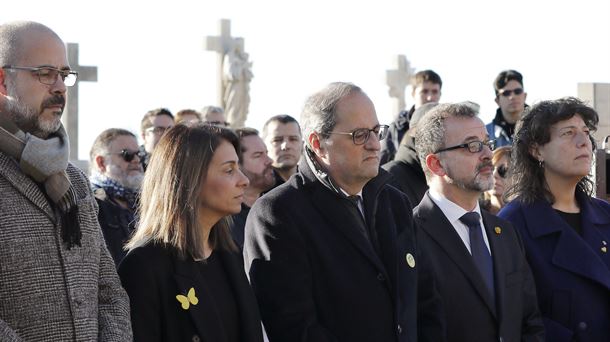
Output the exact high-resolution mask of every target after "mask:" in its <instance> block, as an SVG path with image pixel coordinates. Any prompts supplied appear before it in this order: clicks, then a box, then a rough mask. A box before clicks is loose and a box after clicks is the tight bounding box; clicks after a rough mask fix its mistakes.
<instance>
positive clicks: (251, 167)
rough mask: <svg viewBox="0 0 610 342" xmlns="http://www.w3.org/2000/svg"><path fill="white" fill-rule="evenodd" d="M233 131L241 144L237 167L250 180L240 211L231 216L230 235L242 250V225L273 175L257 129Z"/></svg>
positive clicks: (269, 159) (270, 182)
mask: <svg viewBox="0 0 610 342" xmlns="http://www.w3.org/2000/svg"><path fill="white" fill-rule="evenodd" d="M235 133H237V136H238V137H239V144H240V146H241V147H240V148H241V157H240V158H239V169H240V170H241V172H243V174H244V175H245V176H246V177H248V180H249V181H250V183H249V184H248V186H247V187H246V189H245V190H244V199H243V201H242V203H241V212H239V214H236V215H233V216H231V217H232V218H233V222H232V223H231V235H232V236H233V240H234V241H235V243H236V244H237V246H239V249H240V250H243V248H244V227H245V226H246V218H247V217H248V213H249V212H250V208H252V206H253V205H254V202H256V200H257V199H258V198H259V197H260V196H261V194H262V193H263V192H265V191H268V190H269V189H271V188H272V187H273V186H274V185H275V176H274V174H273V167H272V163H273V160H271V158H269V155H268V154H267V147H266V146H265V143H264V142H263V139H261V137H259V135H258V131H257V130H256V129H254V128H248V127H244V128H238V129H236V130H235Z"/></svg>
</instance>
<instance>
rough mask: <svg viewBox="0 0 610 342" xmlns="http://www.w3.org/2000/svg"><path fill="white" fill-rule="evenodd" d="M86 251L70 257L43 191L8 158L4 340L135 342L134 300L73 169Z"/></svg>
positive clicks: (1, 255) (1, 313)
mask: <svg viewBox="0 0 610 342" xmlns="http://www.w3.org/2000/svg"><path fill="white" fill-rule="evenodd" d="M67 173H68V177H69V178H70V181H71V182H72V186H73V188H74V190H75V192H76V194H77V198H78V200H77V205H78V220H79V223H80V227H81V231H82V240H81V246H80V247H79V246H75V247H73V248H72V249H70V250H68V249H67V248H66V244H65V243H64V242H63V241H62V238H61V222H60V221H59V219H58V214H57V211H56V210H54V209H53V207H52V206H51V205H50V204H49V202H48V200H47V199H46V197H45V195H44V194H43V192H42V191H41V190H40V188H39V186H38V185H37V184H36V183H35V182H33V181H32V180H31V179H30V178H28V177H27V176H26V175H24V174H23V173H22V172H21V170H20V169H19V166H18V164H17V163H16V162H15V160H14V159H12V158H10V157H8V156H6V155H5V154H2V153H0V340H1V341H22V340H23V341H131V340H132V332H131V324H130V318H129V300H128V298H127V294H126V293H125V291H124V290H123V288H122V287H121V283H120V281H119V278H118V276H117V273H116V270H115V266H114V263H113V261H112V258H111V257H110V255H109V253H108V250H107V249H106V246H105V244H104V240H103V237H102V233H101V230H100V226H99V223H98V221H97V204H96V203H95V199H94V198H93V195H92V193H91V191H90V190H89V183H88V180H87V178H86V177H85V175H84V174H83V173H82V172H81V171H80V170H79V169H77V168H76V167H74V166H73V165H69V166H68V169H67Z"/></svg>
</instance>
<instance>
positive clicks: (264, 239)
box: [244, 82, 443, 342]
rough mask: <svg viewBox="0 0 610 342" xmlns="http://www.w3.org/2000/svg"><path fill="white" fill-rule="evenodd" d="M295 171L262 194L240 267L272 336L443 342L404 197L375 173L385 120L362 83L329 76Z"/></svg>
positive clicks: (313, 103) (315, 99)
mask: <svg viewBox="0 0 610 342" xmlns="http://www.w3.org/2000/svg"><path fill="white" fill-rule="evenodd" d="M300 123H301V124H302V129H303V137H304V138H305V142H306V146H305V153H304V155H303V158H302V160H301V162H300V164H299V168H298V171H297V173H296V174H294V175H293V176H292V177H290V179H289V180H288V181H287V182H286V183H284V184H282V185H280V186H278V187H277V188H275V189H273V190H271V191H270V192H269V193H267V194H265V195H264V196H263V197H261V198H260V199H258V200H257V201H256V203H255V204H254V206H253V207H252V210H251V211H250V214H249V215H248V220H247V222H246V237H245V243H244V258H245V262H246V265H245V267H246V269H247V270H248V272H249V276H250V281H251V283H252V287H253V289H254V293H255V294H256V296H257V298H258V303H259V308H260V312H261V316H262V319H263V323H264V325H265V329H266V331H267V335H268V336H269V340H270V341H311V342H314V341H315V342H326V341H328V342H330V341H350V342H360V341H361V342H370V341H376V342H407V341H411V342H415V341H442V338H441V336H440V335H438V334H439V333H440V332H441V331H442V330H443V329H442V322H440V321H439V319H440V312H438V311H437V308H438V306H437V304H440V303H439V299H438V296H436V295H435V291H434V284H432V283H431V282H430V278H429V277H427V274H428V273H427V272H425V270H426V266H425V265H426V262H425V261H424V258H421V257H420V253H419V252H421V250H420V249H419V248H418V247H417V246H416V243H415V227H414V224H413V219H412V216H411V206H410V204H409V200H408V199H407V197H406V195H405V194H403V193H401V192H400V191H399V190H397V189H396V188H394V187H392V186H391V185H389V184H388V181H389V178H390V177H391V176H390V175H389V174H388V173H387V172H385V171H383V170H380V169H379V151H380V144H379V141H380V140H383V139H384V138H385V134H386V132H387V128H388V126H385V125H380V124H379V120H378V119H377V113H376V111H375V106H374V105H373V102H372V101H371V100H370V99H369V97H368V96H367V95H366V94H365V93H364V92H363V91H362V89H360V88H359V87H357V86H355V85H353V84H351V83H342V82H337V83H332V84H330V85H328V86H327V87H325V88H324V89H323V90H321V91H319V92H317V93H316V94H314V95H312V96H310V97H309V99H308V100H307V101H306V104H305V107H304V109H303V112H302V114H301V120H300Z"/></svg>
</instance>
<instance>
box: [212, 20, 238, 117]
mask: <svg viewBox="0 0 610 342" xmlns="http://www.w3.org/2000/svg"><path fill="white" fill-rule="evenodd" d="M236 45H240V50H241V51H243V50H244V40H243V39H237V38H234V37H231V20H229V19H220V35H218V36H207V37H206V41H205V49H206V50H208V51H216V52H217V53H218V69H217V73H218V76H217V81H218V83H217V84H218V104H219V105H220V106H222V107H223V108H224V107H225V104H224V86H223V63H224V59H225V55H226V54H227V52H229V50H232V49H233V48H234V47H235V46H236Z"/></svg>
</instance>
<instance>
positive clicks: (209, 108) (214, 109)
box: [201, 106, 225, 121]
mask: <svg viewBox="0 0 610 342" xmlns="http://www.w3.org/2000/svg"><path fill="white" fill-rule="evenodd" d="M216 113H218V114H224V113H225V111H224V110H223V109H222V108H220V107H217V106H205V107H203V109H201V115H202V116H203V121H207V120H208V115H210V114H216Z"/></svg>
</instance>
